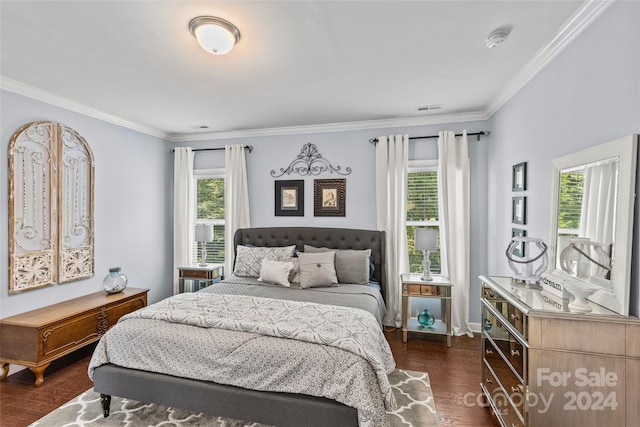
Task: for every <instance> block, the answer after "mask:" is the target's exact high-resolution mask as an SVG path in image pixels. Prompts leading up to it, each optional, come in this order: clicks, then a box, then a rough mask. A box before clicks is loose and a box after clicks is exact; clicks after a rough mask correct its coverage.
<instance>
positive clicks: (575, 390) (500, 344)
mask: <svg viewBox="0 0 640 427" xmlns="http://www.w3.org/2000/svg"><path fill="white" fill-rule="evenodd" d="M480 281H481V286H482V288H481V316H482V322H483V323H482V327H483V331H482V382H481V388H482V391H483V392H484V394H485V396H486V398H487V400H488V402H489V404H490V406H491V408H492V409H493V411H494V413H495V415H496V416H497V418H498V419H499V421H500V423H501V425H503V426H507V427H515V426H534V427H548V426H640V390H639V388H640V384H639V379H640V321H639V320H638V319H637V318H634V317H626V316H622V315H619V314H617V313H615V312H613V311H610V310H608V309H606V308H604V307H602V306H599V305H597V304H594V303H592V302H589V304H590V307H591V312H588V313H573V312H571V311H570V310H569V308H568V303H569V301H568V300H566V299H562V298H561V297H559V296H556V295H555V294H552V293H550V292H548V291H546V290H542V288H541V287H540V286H530V285H524V284H519V283H516V282H514V281H513V280H512V278H510V277H485V276H480Z"/></svg>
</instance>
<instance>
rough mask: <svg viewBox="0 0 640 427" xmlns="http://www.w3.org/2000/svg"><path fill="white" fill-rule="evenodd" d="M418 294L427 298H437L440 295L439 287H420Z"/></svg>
mask: <svg viewBox="0 0 640 427" xmlns="http://www.w3.org/2000/svg"><path fill="white" fill-rule="evenodd" d="M420 294H421V295H427V296H438V295H440V294H441V292H440V287H439V286H429V285H422V286H420Z"/></svg>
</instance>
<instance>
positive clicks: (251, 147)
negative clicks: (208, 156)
mask: <svg viewBox="0 0 640 427" xmlns="http://www.w3.org/2000/svg"><path fill="white" fill-rule="evenodd" d="M243 148H244V149H245V150H248V151H249V152H250V153H251V152H252V151H253V145H245V146H244V147H243ZM219 150H224V147H218V148H192V149H191V151H219ZM175 151H176V149H175V148H174V149H173V150H171V152H172V153H174V152H175Z"/></svg>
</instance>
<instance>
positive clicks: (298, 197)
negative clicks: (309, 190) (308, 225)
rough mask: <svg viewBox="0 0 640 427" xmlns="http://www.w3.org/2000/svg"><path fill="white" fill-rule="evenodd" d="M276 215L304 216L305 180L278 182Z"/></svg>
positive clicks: (276, 186)
mask: <svg viewBox="0 0 640 427" xmlns="http://www.w3.org/2000/svg"><path fill="white" fill-rule="evenodd" d="M275 215H276V216H304V180H302V179H298V180H293V181H276V185H275Z"/></svg>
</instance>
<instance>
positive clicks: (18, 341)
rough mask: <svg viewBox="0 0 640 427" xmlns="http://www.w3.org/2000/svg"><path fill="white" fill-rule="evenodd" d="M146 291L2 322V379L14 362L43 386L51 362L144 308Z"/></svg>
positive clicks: (97, 297) (95, 297)
mask: <svg viewBox="0 0 640 427" xmlns="http://www.w3.org/2000/svg"><path fill="white" fill-rule="evenodd" d="M147 292H148V289H137V288H125V289H124V290H123V291H122V292H119V293H117V294H107V293H106V292H103V291H101V292H96V293H93V294H89V295H85V296H83V297H80V298H75V299H72V300H69V301H64V302H61V303H58V304H53V305H50V306H47V307H43V308H40V309H37V310H33V311H29V312H26V313H22V314H18V315H15V316H11V317H7V318H5V319H2V320H0V364H1V365H2V368H3V369H2V373H0V380H4V379H5V378H6V377H7V375H8V374H9V364H10V363H13V364H16V365H22V366H26V367H28V368H29V369H30V370H31V371H32V372H33V373H34V374H35V376H36V381H35V385H36V387H38V386H41V385H42V383H43V382H44V371H45V369H47V367H48V366H49V364H50V363H51V362H52V361H54V360H56V359H58V358H60V357H62V356H64V355H66V354H69V353H71V352H72V351H74V350H77V349H79V348H81V347H84V346H86V345H88V344H91V343H92V342H95V341H97V340H99V339H100V338H101V337H102V335H104V334H105V333H106V332H107V330H109V328H110V327H111V326H113V325H115V323H116V322H117V321H118V319H120V317H122V316H124V315H125V314H128V313H131V312H132V311H135V310H137V309H139V308H142V307H145V306H146V305H147Z"/></svg>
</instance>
